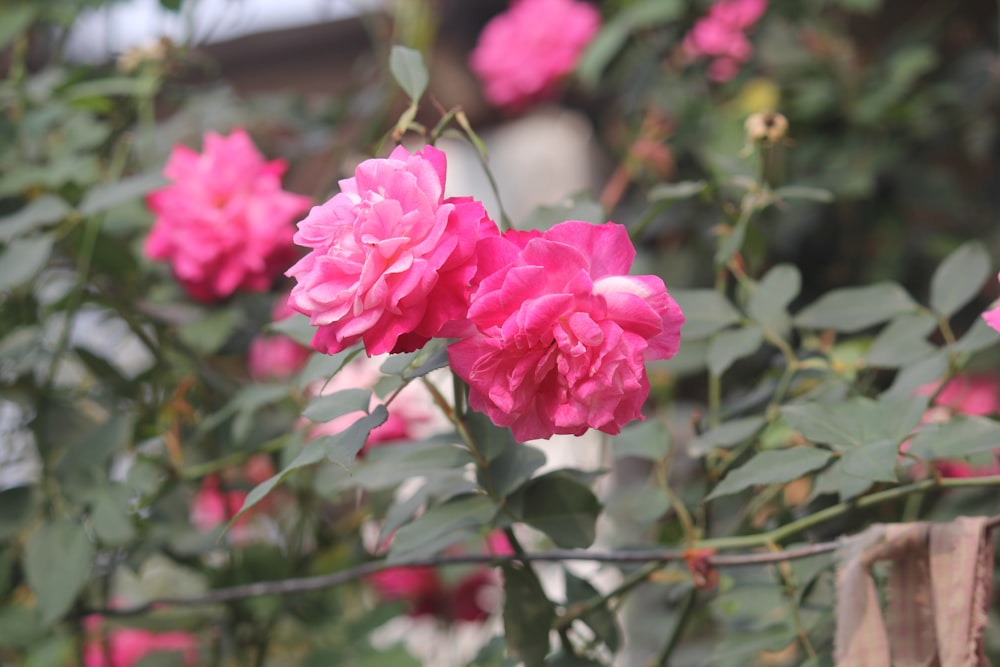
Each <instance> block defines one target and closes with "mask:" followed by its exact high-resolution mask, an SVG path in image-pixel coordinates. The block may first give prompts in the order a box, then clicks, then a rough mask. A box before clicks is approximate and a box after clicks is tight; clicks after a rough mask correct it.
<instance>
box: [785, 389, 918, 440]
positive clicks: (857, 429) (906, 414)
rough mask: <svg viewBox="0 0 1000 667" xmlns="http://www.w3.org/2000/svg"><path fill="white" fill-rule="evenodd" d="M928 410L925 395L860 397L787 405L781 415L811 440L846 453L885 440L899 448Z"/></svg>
mask: <svg viewBox="0 0 1000 667" xmlns="http://www.w3.org/2000/svg"><path fill="white" fill-rule="evenodd" d="M926 407H927V397H926V396H907V397H904V398H900V399H885V400H881V401H873V400H871V399H869V398H863V397H859V398H852V399H849V400H847V401H843V402H840V403H832V404H821V403H803V404H797V405H784V406H782V407H781V416H782V417H783V418H784V419H785V421H786V422H787V423H788V425H789V426H791V427H792V428H794V429H795V430H797V431H799V432H800V433H801V434H802V435H803V436H804V437H805V438H807V439H808V440H811V441H812V442H816V443H824V444H828V445H831V446H833V447H835V448H837V449H840V450H845V449H849V448H854V447H864V446H866V445H869V444H874V443H879V442H882V441H889V442H892V443H893V444H894V445H898V444H899V443H900V442H902V441H903V439H905V438H906V437H907V436H908V435H909V434H910V433H911V432H912V430H913V429H914V427H916V425H917V424H919V423H920V418H921V417H922V416H923V414H924V410H925V409H926Z"/></svg>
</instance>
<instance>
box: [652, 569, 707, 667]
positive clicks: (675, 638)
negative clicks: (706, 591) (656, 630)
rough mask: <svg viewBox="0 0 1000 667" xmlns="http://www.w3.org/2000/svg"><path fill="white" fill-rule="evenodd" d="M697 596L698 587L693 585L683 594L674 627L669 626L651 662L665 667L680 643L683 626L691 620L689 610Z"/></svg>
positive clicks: (690, 610) (692, 607)
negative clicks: (661, 644)
mask: <svg viewBox="0 0 1000 667" xmlns="http://www.w3.org/2000/svg"><path fill="white" fill-rule="evenodd" d="M697 598H698V589H697V588H694V587H692V588H691V589H690V590H689V591H688V592H687V593H685V594H684V599H683V600H681V605H680V608H679V609H678V610H677V620H676V621H675V622H674V627H672V628H670V634H669V635H668V636H667V641H666V643H664V644H663V648H662V649H660V652H659V654H657V656H656V660H655V661H654V662H653V664H654V665H661V666H662V667H666V665H667V664H668V663H669V661H670V656H671V655H672V654H673V652H674V649H675V648H677V645H678V644H679V643H680V640H681V635H683V634H684V628H686V627H687V624H688V622H689V621H690V620H691V612H692V611H694V603H695V600H696V599H697Z"/></svg>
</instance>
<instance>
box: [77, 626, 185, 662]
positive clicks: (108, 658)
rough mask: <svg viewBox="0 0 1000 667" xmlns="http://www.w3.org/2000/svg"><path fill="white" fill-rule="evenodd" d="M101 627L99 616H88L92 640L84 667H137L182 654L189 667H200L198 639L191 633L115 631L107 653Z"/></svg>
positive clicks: (86, 649)
mask: <svg viewBox="0 0 1000 667" xmlns="http://www.w3.org/2000/svg"><path fill="white" fill-rule="evenodd" d="M101 623H102V619H101V617H99V616H88V617H87V618H86V620H85V622H84V624H85V626H86V629H87V632H88V634H89V635H90V636H89V638H88V641H87V643H86V645H85V646H84V650H83V667H133V665H136V664H137V663H138V662H139V661H140V660H142V659H143V658H145V657H146V656H147V655H149V654H151V653H180V654H182V656H183V658H184V664H185V665H187V666H188V667H194V665H196V664H198V644H197V639H196V637H195V636H194V635H192V634H190V633H187V632H150V631H149V630H140V629H137V628H120V629H113V630H110V631H109V632H108V638H107V642H106V643H107V651H105V642H104V641H103V640H102V639H101V637H100V627H101Z"/></svg>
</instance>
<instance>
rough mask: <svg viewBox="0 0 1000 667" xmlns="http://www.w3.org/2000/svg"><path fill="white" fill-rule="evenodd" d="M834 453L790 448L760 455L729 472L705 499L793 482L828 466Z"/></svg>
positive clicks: (813, 449) (810, 448)
mask: <svg viewBox="0 0 1000 667" xmlns="http://www.w3.org/2000/svg"><path fill="white" fill-rule="evenodd" d="M831 456H832V454H831V453H830V452H828V451H826V450H823V449H816V448H815V447H791V448H789V449H783V450H772V451H767V452H761V453H760V454H757V455H756V456H754V457H753V458H752V459H750V460H749V461H748V462H746V463H745V464H743V465H742V466H740V467H739V468H736V469H735V470H730V471H729V473H728V474H727V475H726V476H725V478H723V480H722V481H721V482H719V484H718V485H717V486H716V487H715V488H714V489H712V492H711V493H710V494H708V496H707V497H706V500H711V499H712V498H719V497H720V496H726V495H729V494H732V493H739V492H740V491H743V490H744V489H749V488H750V487H752V486H757V485H759V484H781V483H784V482H791V481H792V480H795V479H798V478H799V477H802V476H803V475H804V474H806V473H807V472H812V471H813V470H817V469H819V468H822V467H823V466H824V465H826V462H827V461H829V460H830V457H831Z"/></svg>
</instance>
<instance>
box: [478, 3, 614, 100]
mask: <svg viewBox="0 0 1000 667" xmlns="http://www.w3.org/2000/svg"><path fill="white" fill-rule="evenodd" d="M600 27H601V14H600V12H598V11H597V9H596V8H595V7H593V6H592V5H589V4H587V3H585V2H578V1H577V0H516V1H515V2H514V3H513V4H512V5H511V7H510V9H508V10H507V11H506V12H504V13H502V14H500V15H498V16H496V17H495V18H493V20H491V21H490V22H489V23H488V24H487V25H486V27H485V28H484V29H483V32H482V33H481V34H480V35H479V42H478V44H476V48H475V50H473V52H472V55H471V56H470V60H469V65H470V66H471V67H472V70H473V71H474V72H475V73H476V75H477V76H478V77H479V78H480V80H481V81H482V83H483V88H484V94H485V96H486V99H487V100H488V101H489V102H490V103H491V104H493V105H495V106H498V107H502V108H504V109H507V110H508V111H518V110H520V109H522V108H524V107H525V106H527V105H528V104H530V103H532V102H536V101H540V100H545V99H547V98H549V97H551V96H552V95H553V93H554V92H555V90H556V88H557V86H558V84H559V82H560V81H561V80H562V79H563V78H564V77H565V76H566V75H567V74H569V73H570V72H572V71H573V69H574V68H575V67H576V65H577V63H578V62H579V60H580V55H581V54H582V53H583V50H584V49H585V48H586V47H587V45H588V44H589V43H590V40H591V39H593V38H594V35H595V34H597V31H598V30H599V29H600Z"/></svg>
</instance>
